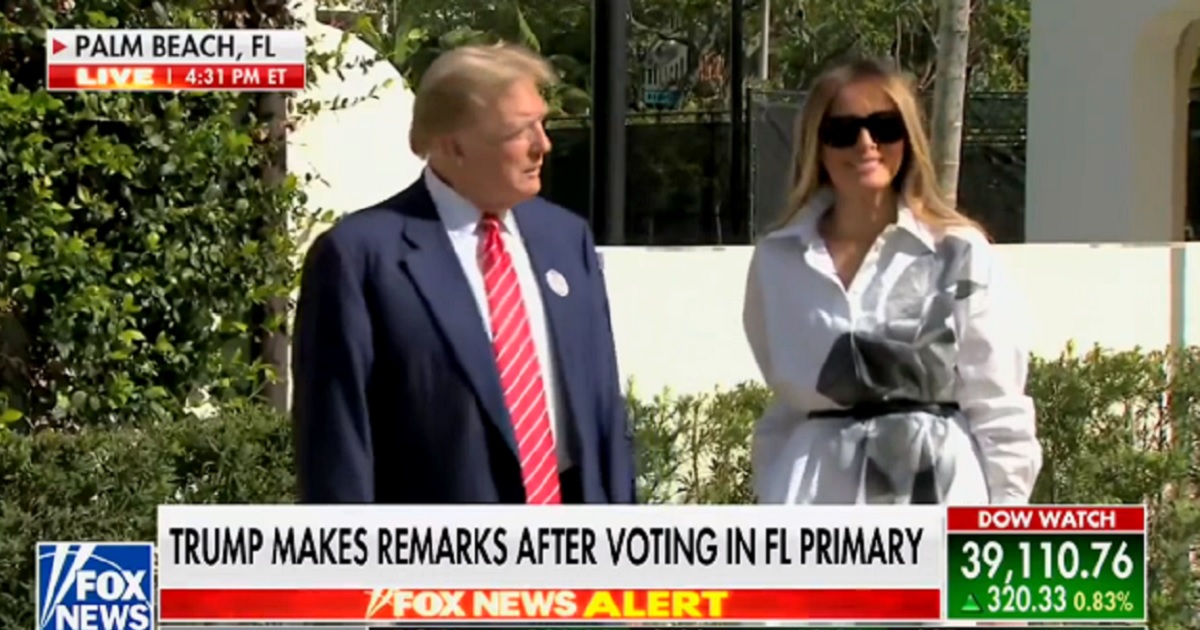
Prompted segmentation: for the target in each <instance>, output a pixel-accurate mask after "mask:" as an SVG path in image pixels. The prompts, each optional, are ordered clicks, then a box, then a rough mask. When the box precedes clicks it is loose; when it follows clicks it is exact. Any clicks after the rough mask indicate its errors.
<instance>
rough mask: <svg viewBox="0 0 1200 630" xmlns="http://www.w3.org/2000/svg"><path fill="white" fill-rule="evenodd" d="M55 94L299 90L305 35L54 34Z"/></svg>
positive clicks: (50, 84) (50, 44)
mask: <svg viewBox="0 0 1200 630" xmlns="http://www.w3.org/2000/svg"><path fill="white" fill-rule="evenodd" d="M46 48H47V50H46V58H47V62H46V85H47V88H48V89H49V90H51V91H284V92H291V91H300V90H303V89H304V88H305V85H306V77H307V74H306V69H305V54H306V53H305V38H304V34H303V33H302V32H300V31H287V30H184V29H176V30H124V29H107V30H53V31H49V32H48V34H47V38H46Z"/></svg>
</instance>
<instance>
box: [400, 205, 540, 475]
mask: <svg viewBox="0 0 1200 630" xmlns="http://www.w3.org/2000/svg"><path fill="white" fill-rule="evenodd" d="M419 187H420V190H418V191H414V198H413V199H412V200H411V202H410V203H412V204H423V205H424V207H418V208H414V209H413V210H414V212H412V213H411V214H410V215H409V217H408V219H407V220H406V221H405V223H404V240H405V241H406V242H407V243H408V245H409V247H410V249H409V250H408V251H407V252H406V253H405V254H404V256H403V258H402V259H401V260H400V265H401V267H403V268H404V269H405V270H406V271H407V272H408V274H409V276H410V277H411V278H412V279H413V282H414V284H415V285H416V287H417V290H418V291H420V292H421V295H422V296H423V297H424V298H425V301H426V303H427V304H428V305H429V310H430V312H431V313H432V314H433V317H434V320H436V322H437V325H438V327H439V328H441V330H442V333H443V335H444V336H445V339H446V342H447V343H448V344H449V345H450V348H451V350H452V351H453V353H454V355H455V358H456V359H457V360H458V363H459V365H461V366H462V368H463V372H464V373H465V374H466V376H467V380H468V381H469V382H470V384H471V387H472V388H473V389H474V390H475V393H476V394H478V396H479V399H480V401H482V403H483V408H484V411H485V413H486V415H487V416H488V419H489V420H491V421H492V423H493V424H495V426H496V429H497V430H498V431H499V432H500V435H502V436H504V441H505V443H506V444H508V447H509V448H510V449H512V452H513V454H514V455H515V454H516V453H517V443H516V439H515V437H514V435H513V428H512V421H511V420H510V419H509V417H508V408H507V406H506V405H505V404H504V391H503V389H502V388H501V386H500V375H499V374H497V373H496V363H495V358H494V357H493V356H492V341H491V339H490V338H489V336H488V334H487V332H486V331H485V330H484V328H483V323H482V322H481V321H480V317H479V306H478V305H477V304H476V302H475V297H474V295H472V293H471V288H470V285H468V284H467V278H466V276H465V275H464V274H463V271H462V266H461V264H460V263H459V261H458V257H457V256H456V255H455V253H454V248H453V247H452V246H451V244H450V237H449V236H448V235H447V234H446V231H445V229H444V228H443V227H442V223H441V221H440V220H439V219H438V216H437V209H436V208H435V207H434V205H433V200H432V199H431V198H430V197H429V192H428V191H427V190H426V189H425V187H424V185H423V184H420V185H419Z"/></svg>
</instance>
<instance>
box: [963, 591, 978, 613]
mask: <svg viewBox="0 0 1200 630" xmlns="http://www.w3.org/2000/svg"><path fill="white" fill-rule="evenodd" d="M959 610H961V611H962V612H969V613H977V612H979V611H981V610H983V609H982V608H980V607H979V600H977V599H975V594H974V593H970V594H968V595H967V601H965V602H963V605H962V608H960V609H959Z"/></svg>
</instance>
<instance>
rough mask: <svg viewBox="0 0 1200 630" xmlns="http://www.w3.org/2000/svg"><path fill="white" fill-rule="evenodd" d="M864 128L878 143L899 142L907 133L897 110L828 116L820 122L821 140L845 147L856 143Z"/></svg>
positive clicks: (835, 146) (832, 145)
mask: <svg viewBox="0 0 1200 630" xmlns="http://www.w3.org/2000/svg"><path fill="white" fill-rule="evenodd" d="M863 129H866V130H867V133H869V134H871V139H872V140H874V141H875V142H877V143H878V144H892V143H893V142H899V141H901V140H903V139H904V137H905V136H906V135H908V130H907V129H906V128H905V127H904V118H902V117H901V116H900V113H899V112H876V113H874V114H871V115H870V116H830V117H828V118H826V119H825V122H823V123H821V130H820V137H821V142H822V143H824V144H827V145H829V146H831V147H834V148H835V149H847V148H849V147H852V146H854V145H856V144H858V137H859V135H861V134H862V130H863Z"/></svg>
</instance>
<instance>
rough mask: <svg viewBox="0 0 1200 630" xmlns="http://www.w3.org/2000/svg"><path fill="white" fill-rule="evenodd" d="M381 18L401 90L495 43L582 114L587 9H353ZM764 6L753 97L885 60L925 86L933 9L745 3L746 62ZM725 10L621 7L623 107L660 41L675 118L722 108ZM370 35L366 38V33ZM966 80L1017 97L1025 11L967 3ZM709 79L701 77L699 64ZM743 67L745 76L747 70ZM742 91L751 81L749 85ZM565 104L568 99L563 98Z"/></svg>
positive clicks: (471, 5)
mask: <svg viewBox="0 0 1200 630" xmlns="http://www.w3.org/2000/svg"><path fill="white" fill-rule="evenodd" d="M364 1H365V2H366V6H368V7H369V11H370V12H371V13H372V14H374V15H378V16H385V15H386V16H389V17H390V19H387V20H379V21H378V24H381V25H382V28H379V26H370V27H368V28H365V29H363V31H365V32H366V35H365V38H366V39H367V40H368V41H369V42H372V43H375V44H376V46H377V48H379V49H380V50H382V51H384V52H385V56H388V57H389V58H390V59H391V60H392V61H393V63H396V65H397V66H398V67H400V68H401V70H402V71H404V73H405V76H406V78H408V80H409V81H410V82H415V81H416V80H418V79H419V77H420V75H421V72H422V71H423V69H424V68H425V67H427V66H428V63H429V61H431V60H432V58H433V57H435V56H436V55H437V54H438V53H439V52H441V51H443V50H445V49H447V48H450V47H453V46H456V45H460V44H462V43H466V42H479V41H490V40H495V39H505V40H507V41H515V42H521V43H524V44H526V45H529V46H530V47H531V48H534V49H536V50H539V51H540V52H541V53H542V54H544V55H546V56H547V57H549V58H550V59H551V61H552V62H553V63H554V64H555V66H556V67H557V68H558V69H559V72H560V74H561V75H562V78H563V80H564V83H565V84H566V86H568V87H565V88H563V90H562V91H560V92H559V93H558V95H559V96H560V97H561V98H557V99H555V101H554V103H552V104H553V105H555V106H557V109H558V111H559V112H566V113H583V112H584V111H585V110H586V108H587V107H588V106H589V101H588V99H587V94H589V93H590V79H591V77H590V72H591V70H590V69H591V54H592V45H591V30H590V29H591V4H589V3H564V2H561V1H560V0H507V1H506V2H499V3H497V2H484V1H483V0H448V1H447V0H364ZM766 1H770V2H772V5H771V15H772V19H771V25H770V27H771V28H770V39H769V45H770V52H771V59H772V62H771V67H770V76H769V77H768V80H766V81H762V80H761V77H759V78H758V79H759V80H758V84H759V85H760V86H761V87H767V88H774V89H789V90H798V89H803V87H804V86H806V85H807V84H808V83H809V82H811V81H812V79H813V78H814V77H815V76H816V75H817V73H819V72H820V71H821V70H822V69H824V68H825V67H826V66H828V65H829V63H830V62H831V61H833V60H834V59H837V58H838V57H841V56H844V55H846V54H849V53H852V52H858V53H865V54H872V55H884V56H890V57H893V58H895V59H897V60H899V61H900V63H901V64H902V65H903V66H904V67H906V68H907V69H908V70H910V71H911V72H913V73H914V74H915V75H917V77H918V78H919V79H920V82H921V85H922V87H928V86H929V84H930V83H931V81H932V79H933V76H934V68H935V62H936V58H937V50H938V33H937V24H938V11H939V6H938V5H939V3H938V1H937V0H861V1H857V2H840V1H838V0H803V1H800V0H745V8H744V13H745V17H746V24H745V29H744V32H745V34H746V41H745V42H744V51H745V54H746V55H747V58H748V60H751V61H752V60H753V58H754V57H756V56H757V55H758V54H759V50H760V45H761V42H762V35H761V30H762V28H761V27H762V20H761V19H759V12H760V11H761V10H762V2H766ZM729 7H730V3H729V2H712V1H711V0H632V10H631V21H630V30H629V50H628V57H627V58H628V59H629V73H630V86H631V95H630V97H631V99H630V100H631V103H633V104H634V105H635V106H636V104H637V101H638V99H637V88H639V87H640V86H641V85H642V83H643V81H642V76H643V71H644V70H645V69H646V68H647V67H649V65H650V64H651V61H650V52H651V51H652V50H654V48H655V46H656V45H658V44H660V43H662V42H674V43H677V44H679V45H681V46H683V47H684V48H686V50H687V51H688V54H687V57H686V59H687V71H686V72H685V73H684V74H683V75H682V76H681V77H680V78H679V79H678V80H677V81H675V84H674V86H673V87H675V88H676V89H678V90H680V91H681V92H682V93H683V94H684V95H685V96H686V97H687V98H685V105H684V107H685V108H697V107H699V108H709V109H712V108H716V109H720V108H721V107H722V106H723V101H724V99H725V97H726V95H727V93H728V87H729V86H728V62H729V21H730V11H729ZM372 28H374V29H378V30H379V31H381V32H371V29H372ZM971 32H972V38H971V46H970V52H969V54H968V76H969V80H970V88H971V89H973V90H993V91H998V90H1005V91H1007V90H1023V89H1024V88H1025V85H1026V79H1025V77H1026V74H1027V65H1028V56H1029V0H989V1H984V0H974V2H973V5H972V21H971ZM714 62H715V63H717V64H718V68H720V69H721V72H719V73H718V76H717V77H716V78H715V79H714V78H713V77H710V76H706V75H705V73H704V72H702V70H704V68H705V65H706V64H711V63H714ZM746 67H747V68H755V67H756V65H755V64H753V63H748V64H747V65H746ZM750 78H751V79H752V80H753V79H755V77H753V76H751V77H750ZM568 95H569V96H568Z"/></svg>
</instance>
